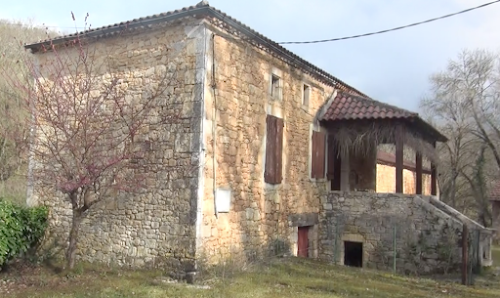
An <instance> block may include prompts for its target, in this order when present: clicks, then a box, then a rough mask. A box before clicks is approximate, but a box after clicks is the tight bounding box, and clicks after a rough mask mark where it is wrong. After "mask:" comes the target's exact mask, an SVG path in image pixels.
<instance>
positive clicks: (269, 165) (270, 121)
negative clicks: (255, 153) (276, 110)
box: [264, 115, 276, 184]
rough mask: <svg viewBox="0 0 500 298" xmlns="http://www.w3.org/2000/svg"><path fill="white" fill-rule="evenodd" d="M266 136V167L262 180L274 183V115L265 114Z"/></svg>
mask: <svg viewBox="0 0 500 298" xmlns="http://www.w3.org/2000/svg"><path fill="white" fill-rule="evenodd" d="M266 125H267V137H266V169H265V172H264V181H265V182H266V183H271V184H273V183H274V177H275V175H276V173H275V171H274V169H275V165H276V161H275V152H276V148H275V147H276V142H275V140H276V117H273V116H271V115H267V118H266Z"/></svg>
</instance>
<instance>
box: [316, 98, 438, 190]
mask: <svg viewBox="0 0 500 298" xmlns="http://www.w3.org/2000/svg"><path fill="white" fill-rule="evenodd" d="M318 119H319V122H320V125H321V127H323V128H324V129H325V130H326V133H327V135H328V138H327V146H326V159H327V166H326V167H327V177H328V180H330V183H331V190H341V191H368V192H375V190H376V164H377V150H378V147H379V145H383V144H392V145H394V147H395V157H396V158H395V159H396V163H395V171H396V173H395V179H396V181H395V186H396V187H395V191H396V193H403V170H404V160H405V157H406V159H408V156H409V154H408V153H410V152H411V154H412V158H413V159H414V162H415V165H416V166H415V177H416V179H415V192H416V194H422V190H423V170H422V169H423V161H424V159H425V160H426V161H427V162H429V163H430V168H431V177H430V179H431V195H433V196H436V195H437V194H438V185H437V164H438V162H439V157H438V154H437V152H436V144H437V142H446V141H447V138H446V137H445V136H443V135H442V134H441V133H440V132H439V131H438V130H437V129H435V128H434V127H433V126H431V125H430V124H428V123H427V122H425V121H424V120H423V119H421V118H420V117H419V115H418V114H417V113H412V112H409V111H407V110H404V109H401V108H398V107H395V106H391V105H388V104H385V103H382V102H379V101H376V100H372V99H370V98H366V97H361V96H357V95H353V94H350V93H347V92H341V91H338V92H337V94H336V95H335V96H334V97H333V98H332V99H331V100H330V101H328V102H327V103H326V104H325V106H324V107H323V108H322V109H321V111H320V112H319V115H318ZM405 150H406V151H407V152H405Z"/></svg>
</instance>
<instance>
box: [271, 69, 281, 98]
mask: <svg viewBox="0 0 500 298" xmlns="http://www.w3.org/2000/svg"><path fill="white" fill-rule="evenodd" d="M271 97H273V98H276V99H281V79H280V77H278V76H276V75H272V76H271Z"/></svg>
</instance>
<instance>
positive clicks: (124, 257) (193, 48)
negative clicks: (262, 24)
mask: <svg viewBox="0 0 500 298" xmlns="http://www.w3.org/2000/svg"><path fill="white" fill-rule="evenodd" d="M203 34H204V27H203V26H200V25H199V23H198V21H192V22H191V21H184V22H183V23H177V24H176V25H172V24H170V25H169V26H164V25H159V27H158V28H148V29H146V30H144V31H143V32H137V33H133V34H131V35H130V34H126V35H124V36H120V37H118V38H106V39H102V40H100V41H99V42H98V43H96V44H94V45H93V46H95V49H96V59H95V64H96V65H95V68H96V69H98V73H95V74H98V75H100V76H101V79H102V80H104V81H105V80H109V79H111V77H112V76H114V77H117V78H119V79H121V80H123V82H124V85H123V86H124V88H125V89H126V94H127V96H130V97H131V98H134V99H139V100H140V99H141V98H144V94H145V93H146V92H147V91H146V87H149V86H151V85H154V84H156V83H158V82H157V81H155V77H154V76H153V74H155V73H156V72H158V71H168V72H170V73H171V74H173V75H174V77H173V78H172V81H171V82H172V83H173V82H175V83H173V84H172V86H170V87H169V88H168V89H167V92H168V93H169V94H172V95H173V96H172V97H171V99H169V100H170V101H172V102H167V101H165V104H166V105H165V106H163V107H162V106H158V109H159V113H162V112H160V111H161V110H162V108H164V107H166V106H168V107H169V108H172V109H169V110H168V111H167V112H164V113H175V115H176V116H174V117H175V118H176V120H175V123H172V124H166V125H165V126H164V127H162V128H161V129H160V130H158V131H150V132H149V133H146V132H145V133H146V134H147V135H141V136H138V137H140V138H145V137H147V138H149V141H150V144H151V150H150V151H149V152H148V155H147V157H146V160H145V162H146V163H148V166H147V170H146V174H145V175H146V183H147V187H148V191H146V192H143V193H140V194H133V195H132V194H129V195H123V196H120V197H112V198H109V199H107V200H105V201H103V202H102V203H99V204H97V205H95V206H93V207H92V209H91V210H90V211H89V215H88V216H87V217H86V219H85V220H84V221H83V223H82V227H81V232H80V237H79V239H80V240H79V244H78V255H79V258H80V259H81V260H85V261H90V262H94V261H99V262H104V263H111V264H113V265H126V266H132V267H143V266H170V267H174V268H175V269H179V270H192V267H193V263H194V257H195V240H196V229H195V222H196V206H197V192H198V170H197V169H196V168H197V164H198V159H199V154H198V152H199V146H200V127H201V123H200V121H201V114H200V110H201V102H202V88H203V86H204V82H203V81H202V78H203V76H197V75H196V73H197V72H200V71H201V70H203V69H204V64H203V61H204V60H203V53H204V52H203V49H204V48H203V46H204V42H203V41H204V40H203V38H202V37H203ZM167 48H168V50H167ZM62 51H64V50H61V51H60V53H61V52H62ZM36 57H37V58H38V60H39V61H40V64H41V65H42V71H43V70H44V68H43V65H45V64H48V63H50V61H51V59H53V54H51V53H45V54H37V55H36ZM170 103H172V104H173V105H170ZM178 113H179V114H178ZM177 115H178V116H180V119H179V118H178V117H177ZM28 201H29V203H30V204H45V205H48V206H50V228H49V234H48V236H49V237H48V241H47V242H52V241H54V243H53V244H54V245H55V246H56V247H61V248H65V247H66V245H67V237H68V232H69V229H70V221H71V209H70V205H69V203H68V202H67V201H65V200H64V199H63V197H62V196H60V195H57V194H54V193H47V192H42V190H41V189H39V188H35V189H34V192H33V196H32V197H30V198H29V199H28Z"/></svg>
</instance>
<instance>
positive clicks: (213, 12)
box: [24, 5, 366, 96]
mask: <svg viewBox="0 0 500 298" xmlns="http://www.w3.org/2000/svg"><path fill="white" fill-rule="evenodd" d="M196 15H209V16H212V17H215V18H217V19H218V20H220V21H223V22H225V23H227V24H228V25H229V26H231V27H233V28H234V29H236V30H237V31H240V32H242V33H243V34H245V35H246V36H248V37H249V39H254V40H256V41H257V42H258V43H260V44H262V45H264V46H266V47H268V48H269V49H270V50H271V51H272V52H274V53H276V54H277V55H280V56H281V57H283V59H284V60H287V61H288V62H287V63H289V64H292V63H296V64H297V65H296V66H297V67H299V68H303V69H305V71H306V72H307V71H309V72H312V73H313V74H315V75H316V76H318V77H319V78H321V79H322V81H323V82H324V83H327V84H329V85H332V86H333V87H335V88H338V89H342V88H344V89H347V90H349V91H351V92H356V93H358V94H359V95H361V96H366V95H365V94H363V93H362V92H361V91H359V90H357V89H356V88H354V87H352V86H350V85H349V84H347V83H345V82H343V81H342V80H340V79H338V78H337V77H335V76H333V75H331V74H330V73H328V72H326V71H324V70H322V69H321V68H319V67H317V66H315V65H313V64H312V63H310V62H308V61H306V60H305V59H303V58H301V57H299V56H297V55H296V54H294V53H292V52H291V51H289V50H287V49H286V48H284V47H282V46H281V45H279V44H278V43H276V42H274V41H272V40H271V39H269V38H267V37H265V36H263V35H262V34H260V33H258V32H256V31H255V30H253V29H251V28H250V27H248V26H246V25H244V24H243V23H241V22H239V21H237V20H236V19H234V18H232V17H231V16H228V15H226V14H225V13H223V12H221V11H219V10H217V9H215V8H213V7H211V6H209V5H203V6H194V7H192V8H189V9H183V10H180V11H175V12H173V13H166V14H160V15H158V16H153V17H146V18H145V19H144V20H141V19H139V20H138V21H134V20H132V21H127V22H122V23H119V24H114V25H109V26H105V27H100V28H96V29H93V30H90V31H84V32H79V33H77V34H80V36H83V37H84V38H92V37H106V36H113V35H114V34H115V33H117V32H120V31H121V30H123V29H124V28H129V29H132V28H137V27H141V26H143V27H144V26H150V25H154V24H157V23H161V22H167V21H173V20H176V19H180V18H183V17H189V16H196ZM77 34H72V35H68V36H63V37H60V38H55V39H53V40H46V41H41V42H37V43H32V44H29V45H25V46H24V47H25V48H26V49H30V50H31V51H32V52H33V53H36V52H37V51H39V50H40V49H41V48H42V46H45V47H50V46H51V45H57V44H62V43H66V42H68V41H72V40H74V39H75V37H76V36H77Z"/></svg>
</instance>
